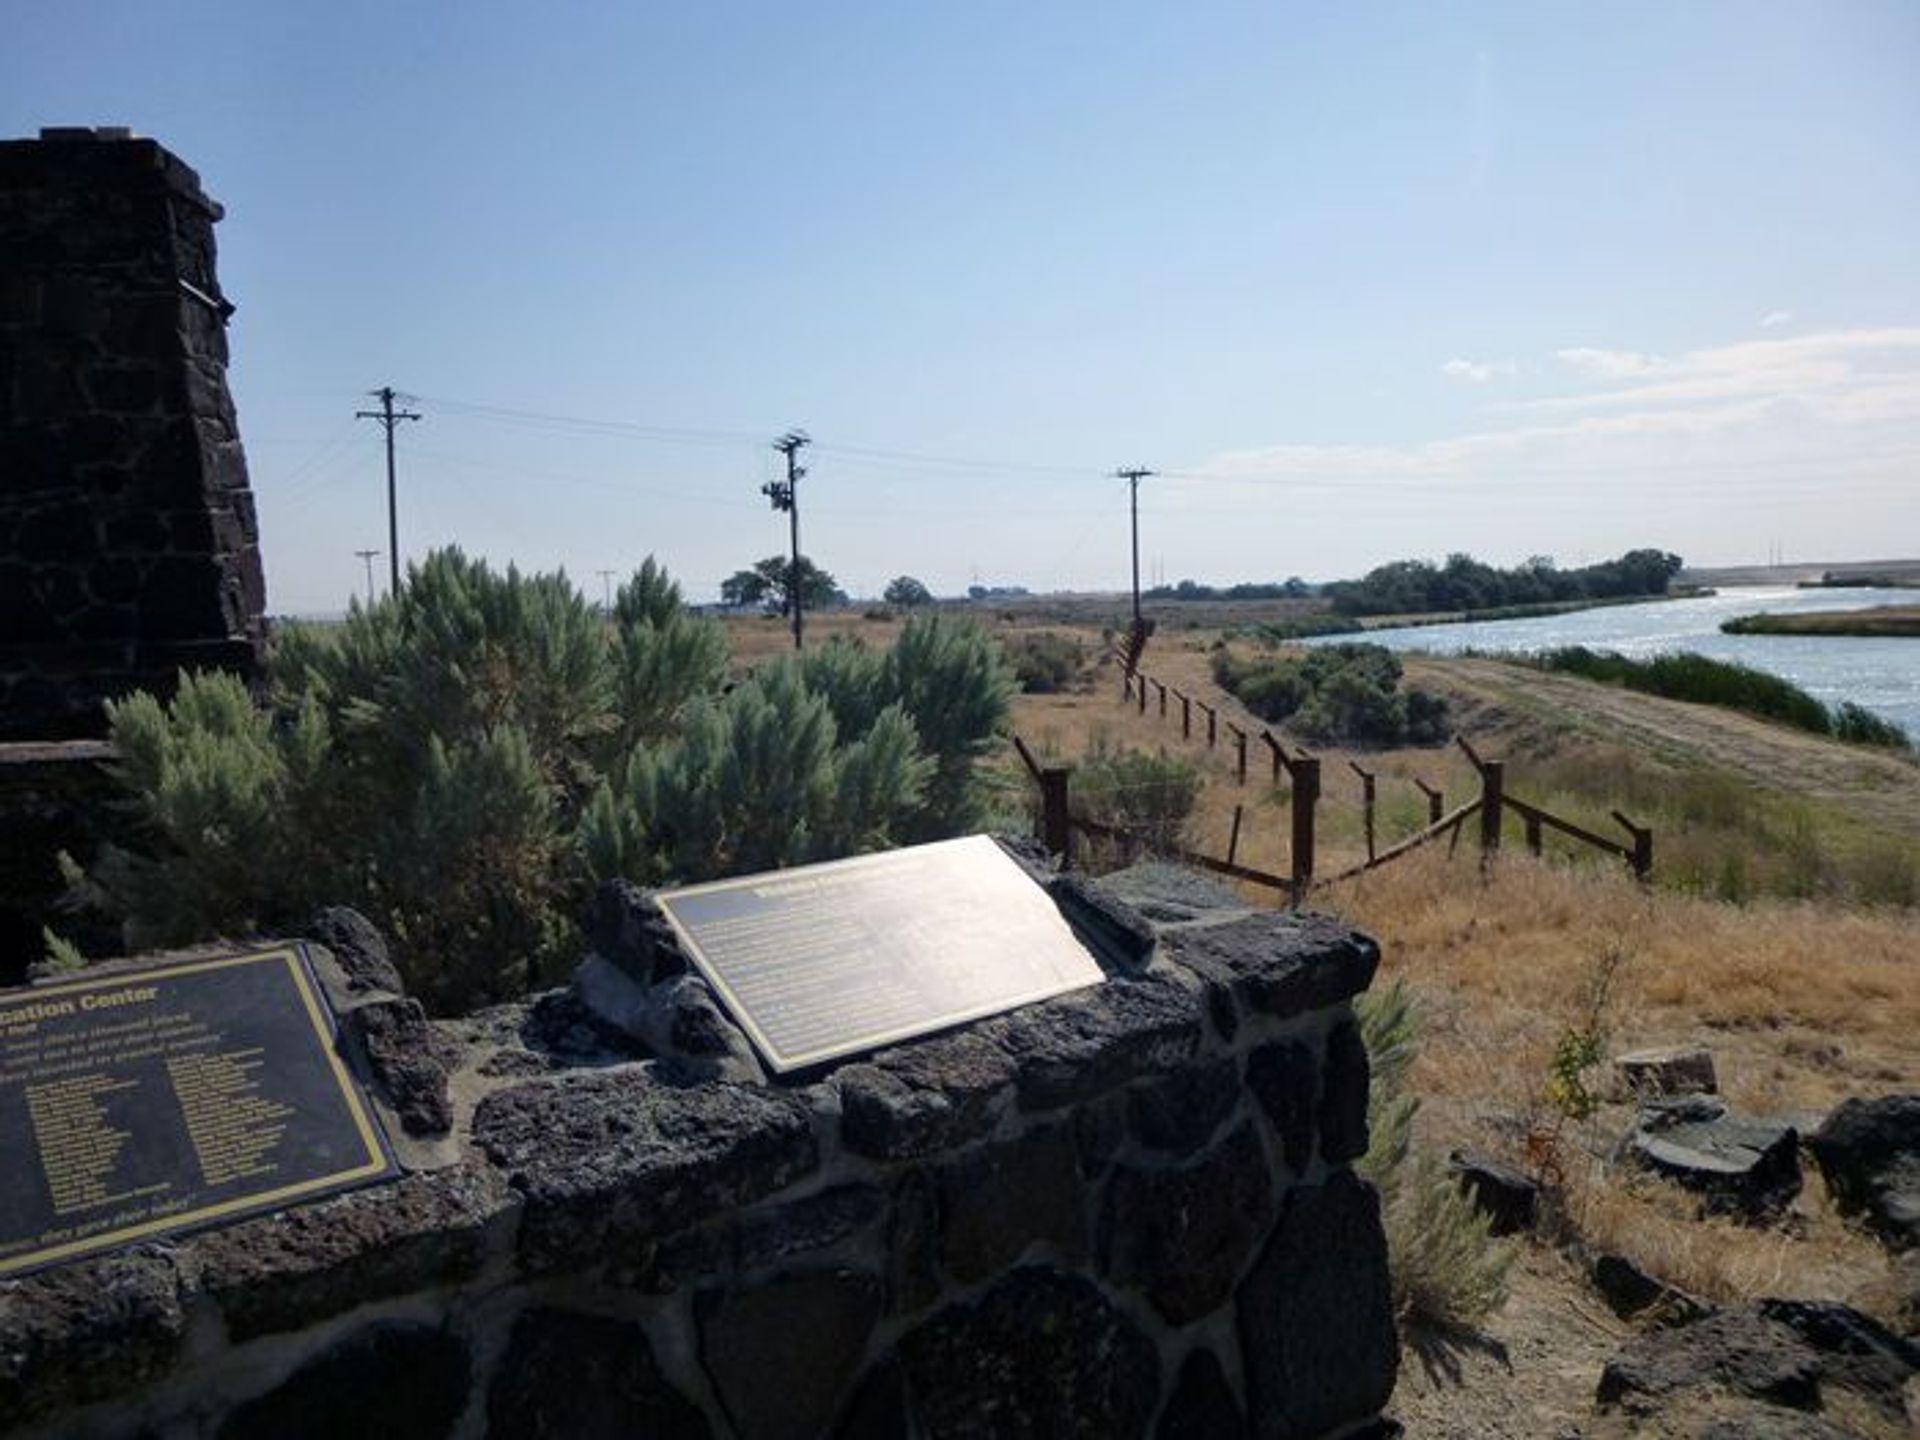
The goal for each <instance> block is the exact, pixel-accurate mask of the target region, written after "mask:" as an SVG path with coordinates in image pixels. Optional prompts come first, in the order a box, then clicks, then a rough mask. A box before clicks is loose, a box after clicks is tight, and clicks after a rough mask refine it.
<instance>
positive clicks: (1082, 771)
mask: <svg viewBox="0 0 1920 1440" xmlns="http://www.w3.org/2000/svg"><path fill="white" fill-rule="evenodd" d="M1203 783H1204V781H1203V777H1202V775H1201V771H1200V767H1199V766H1197V765H1195V764H1194V763H1193V762H1192V761H1190V760H1185V759H1182V758H1181V757H1180V756H1177V755H1169V754H1168V753H1167V752H1166V751H1164V750H1159V751H1148V750H1131V749H1124V748H1123V749H1114V748H1112V747H1110V746H1108V745H1105V744H1098V743H1097V744H1096V745H1095V746H1094V748H1093V749H1092V750H1091V751H1089V752H1088V754H1087V756H1086V758H1085V759H1083V760H1082V761H1081V762H1080V764H1079V765H1078V766H1077V767H1076V768H1075V770H1074V772H1073V778H1072V781H1071V783H1070V790H1069V793H1070V795H1071V797H1072V803H1073V807H1074V809H1075V810H1076V811H1078V812H1079V813H1080V814H1082V815H1084V816H1086V818H1087V819H1089V820H1093V821H1096V822H1098V823H1100V824H1102V825H1112V826H1115V827H1116V828H1118V829H1121V830H1125V831H1126V832H1127V833H1128V835H1129V836H1131V837H1133V838H1134V840H1135V841H1136V842H1137V843H1138V844H1139V845H1141V846H1143V847H1144V848H1145V849H1146V850H1147V851H1148V852H1150V853H1164V852H1166V851H1169V850H1173V849H1176V848H1177V847H1178V846H1179V844H1180V837H1181V833H1182V831H1183V830H1184V829H1185V828H1186V823H1187V821H1188V819H1189V818H1190V817H1191V816H1192V814H1193V807H1194V805H1195V804H1196V803H1198V801H1199V799H1200V791H1201V789H1202V787H1203ZM1126 858H1131V856H1130V855H1129V856H1127V857H1126Z"/></svg>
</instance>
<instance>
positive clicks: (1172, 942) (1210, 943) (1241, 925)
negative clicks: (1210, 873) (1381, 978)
mask: <svg viewBox="0 0 1920 1440" xmlns="http://www.w3.org/2000/svg"><path fill="white" fill-rule="evenodd" d="M1161 953H1162V954H1163V955H1164V956H1166V957H1167V958H1168V959H1170V960H1172V961H1174V962H1175V963H1177V964H1180V965H1184V966H1185V967H1186V968H1188V969H1189V970H1191V971H1193V972H1194V973H1195V974H1196V975H1199V976H1200V977H1201V978H1202V979H1203V980H1205V981H1206V982H1207V983H1208V985H1209V986H1211V987H1213V988H1215V989H1216V990H1219V991H1221V992H1223V993H1225V994H1226V995H1227V996H1229V997H1230V998H1231V999H1232V1000H1233V1001H1234V1003H1235V1004H1236V1006H1237V1007H1239V1008H1240V1009H1242V1010H1245V1011H1246V1012H1248V1013H1250V1014H1255V1015H1271V1016H1277V1017H1280V1018H1283V1019H1284V1018H1288V1017H1291V1016H1294V1015H1301V1014H1305V1013H1306V1012H1307V1011H1309V1010H1320V1009H1324V1008H1325V1007H1327V1006H1329V1005H1337V1004H1339V1003H1340V1002H1341V1001H1342V1000H1347V999H1351V998H1352V997H1353V996H1354V995H1357V994H1359V992H1360V991H1362V990H1364V989H1366V988H1367V985H1368V984H1369V983H1370V982H1371V981H1372V979H1373V972H1374V970H1375V968H1376V967H1377V966H1378V965H1379V963H1380V947H1379V946H1378V945H1377V944H1375V943H1374V942H1373V941H1372V940H1370V939H1369V938H1368V937H1366V936H1365V935H1362V934H1360V933H1359V932H1358V931H1354V930H1349V929H1348V928H1347V927H1346V926H1344V925H1342V924H1340V923H1339V922H1338V921H1337V920H1334V919H1332V918H1331V917H1329V916H1325V915H1314V914H1301V913H1295V912H1290V911H1289V912H1275V911H1257V912H1254V913H1252V914H1247V915H1244V916H1241V917H1240V918H1237V919H1228V920H1224V921H1220V922H1216V923H1212V924H1195V925H1191V926H1183V927H1180V928H1177V929H1169V930H1168V931H1167V932H1166V933H1165V935H1164V936H1163V937H1162V939H1161Z"/></svg>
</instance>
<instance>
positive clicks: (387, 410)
mask: <svg viewBox="0 0 1920 1440" xmlns="http://www.w3.org/2000/svg"><path fill="white" fill-rule="evenodd" d="M367 393H368V394H370V395H372V396H373V397H374V398H375V399H377V400H378V401H379V402H380V408H379V409H378V410H356V411H354V412H353V418H354V419H356V420H378V421H379V422H380V424H381V425H382V427H384V428H385V430H386V432H387V560H388V562H389V564H390V565H391V567H392V568H391V572H390V573H391V575H392V588H391V589H390V590H389V591H388V593H389V594H391V595H393V596H395V597H398V596H399V594H400V506H399V502H398V501H397V500H396V499H395V498H394V485H393V427H394V426H396V425H398V424H399V423H400V422H401V421H402V420H418V419H419V418H420V417H419V416H418V415H416V414H415V413H414V412H413V411H411V410H396V409H394V408H393V399H394V396H393V387H392V386H391V385H382V386H381V387H380V388H379V389H378V390H370V391H368V392H367Z"/></svg>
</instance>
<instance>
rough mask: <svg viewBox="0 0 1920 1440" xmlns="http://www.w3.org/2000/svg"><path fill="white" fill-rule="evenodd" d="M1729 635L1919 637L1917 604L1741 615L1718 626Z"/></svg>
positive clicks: (1918, 608)
mask: <svg viewBox="0 0 1920 1440" xmlns="http://www.w3.org/2000/svg"><path fill="white" fill-rule="evenodd" d="M1720 628H1721V629H1722V630H1724V631H1726V632H1727V634H1729V635H1886V636H1901V637H1914V636H1920V605H1872V606H1869V607H1868V608H1866V609H1864V610H1826V611H1821V612H1817V613H1814V614H1810V615H1741V616H1738V617H1736V618H1735V619H1732V620H1728V621H1726V622H1725V623H1724V624H1722V625H1721V627H1720Z"/></svg>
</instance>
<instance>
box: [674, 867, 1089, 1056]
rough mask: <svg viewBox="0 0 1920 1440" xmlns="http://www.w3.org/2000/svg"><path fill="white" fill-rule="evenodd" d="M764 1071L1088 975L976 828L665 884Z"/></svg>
mask: <svg viewBox="0 0 1920 1440" xmlns="http://www.w3.org/2000/svg"><path fill="white" fill-rule="evenodd" d="M659 899H660V904H661V906H662V907H663V908H664V910H665V911H666V915H667V918H668V920H669V921H670V922H671V923H672V925H673V927H674V930H675V931H676V932H677V933H678V935H679V937H680V939H681V941H682V942H683V944H684V945H685V946H686V948H687V950H688V952H689V953H690V954H691V955H692V957H693V960H694V963H695V964H696V965H697V966H698V967H699V968H700V971H701V973H702V974H703V975H705V976H706V978H707V980H708V981H709V982H711V983H712V985H713V987H714V989H715V990H716V991H718V992H719V995H720V997H721V1000H722V1001H723V1003H724V1004H725V1005H726V1007H727V1009H728V1011H729V1012H731V1014H732V1015H733V1017H734V1019H735V1020H736V1021H738V1022H739V1023H740V1025H741V1027H742V1028H743V1029H745V1030H746V1032H747V1034H748V1035H749V1036H750V1037H751V1038H752V1040H753V1043H754V1046H755V1048H757V1049H758V1050H759V1052H760V1054H761V1056H762V1057H763V1058H764V1059H765V1060H766V1062H767V1063H768V1064H769V1065H770V1066H771V1067H772V1068H773V1069H774V1070H775V1071H788V1070H797V1069H800V1068H802V1067H804V1066H808V1065H817V1064H819V1063H820V1062H822V1061H825V1060H832V1059H836V1058H838V1057H841V1056H844V1055H851V1054H854V1053H855V1052H858V1051H862V1050H873V1049H877V1048H879V1047H880V1046H883V1045H889V1044H892V1043H893V1042H895V1041H898V1040H904V1039H907V1038H909V1037H910V1036H914V1035H923V1034H926V1033H927V1032H929V1031H933V1030H940V1029H944V1028H945V1027H947V1026H949V1025H957V1024H959V1023H961V1022H962V1021H965V1020H972V1019H976V1018H978V1017H979V1016H982V1015H991V1014H994V1013H996V1012H998V1011H1002V1010H1011V1009H1013V1008H1014V1007H1015V1006H1019V1005H1025V1004H1029V1003H1031V1002H1032V1001H1035V1000H1044V999H1046V998H1047V997H1048V996H1050V995H1059V994H1062V993H1064V992H1065V991H1068V990H1077V989H1080V988H1081V987H1083V986H1087V985H1093V984H1097V983H1098V982H1099V981H1100V979H1101V978H1102V974H1101V970H1100V967H1099V965H1098V964H1097V963H1095V961H1094V958H1093V956H1092V955H1091V954H1089V953H1088V951H1087V949H1086V947H1085V946H1084V945H1082V944H1081V943H1080V941H1079V940H1078V939H1077V938H1076V937H1075V936H1074V933H1073V931H1072V929H1071V928H1070V927H1069V926H1068V924H1067V922H1066V921H1065V920H1064V919H1062V918H1061V916H1060V912H1059V911H1058V910H1057V909H1056V908H1055V907H1054V904H1053V901H1052V900H1051V899H1050V898H1049V897H1048V895H1047V893H1046V892H1045V891H1044V890H1042V889H1041V888H1040V886H1039V885H1038V884H1036V883H1035V882H1034V880H1033V878H1032V877H1031V876H1029V875H1028V874H1027V872H1026V871H1024V870H1022V869H1021V868H1020V866H1019V865H1018V864H1017V863H1016V862H1015V861H1014V860H1013V858H1012V857H1011V856H1009V855H1008V854H1007V853H1006V851H1004V850H1002V849H1001V848H1000V847H999V845H997V844H995V843H994V841H993V840H992V839H991V838H989V837H988V836H985V835H973V836H968V837H967V838H965V839H961V840H942V841H938V842H936V843H934V844H931V845H915V846H910V847H908V848H907V849H904V850H889V851H886V852H885V853H883V854H878V855H862V856H858V857H856V858H854V859H851V860H830V861H828V862H826V863H825V864H821V865H802V866H799V867H796V868H795V869H792V870H778V871H770V872H768V873H766V874H762V875H749V876H744V877H741V878H739V879H735V880H720V881H715V882H714V883H712V884H708V885H691V886H688V887H686V888H685V889H681V890H670V891H666V892H664V893H663V894H662V895H661V896H660V897H659Z"/></svg>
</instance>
